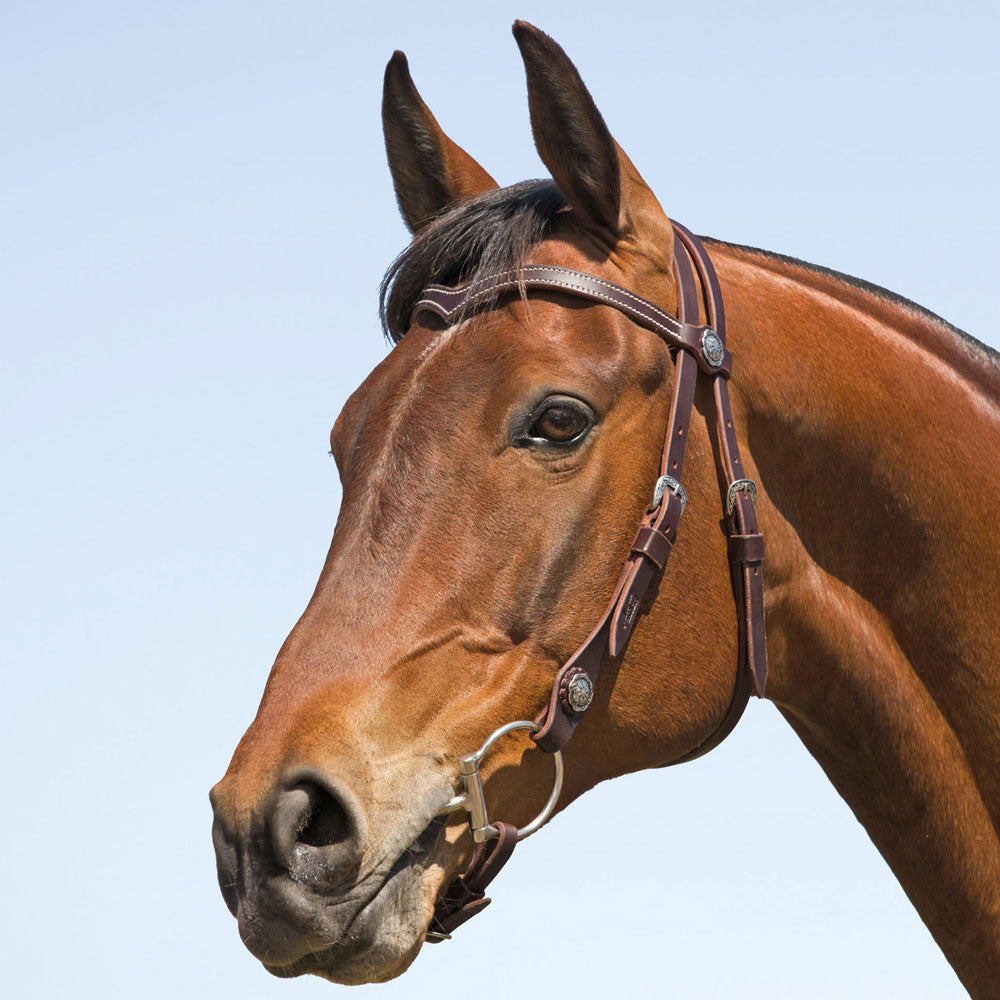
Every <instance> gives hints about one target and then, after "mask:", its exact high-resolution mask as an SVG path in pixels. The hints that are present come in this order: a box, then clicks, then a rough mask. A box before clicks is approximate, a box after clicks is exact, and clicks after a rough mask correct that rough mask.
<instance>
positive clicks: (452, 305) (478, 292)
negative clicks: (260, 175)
mask: <svg viewBox="0 0 1000 1000" xmlns="http://www.w3.org/2000/svg"><path fill="white" fill-rule="evenodd" d="M673 226H674V232H675V236H676V238H675V240H674V275H675V278H676V280H677V287H678V290H679V312H680V317H679V319H674V317H672V316H670V315H668V314H667V313H665V312H663V310H661V309H659V308H658V307H657V306H655V305H653V304H652V303H651V302H647V301H646V300H645V299H643V298H640V297H639V296H638V295H635V294H634V293H633V292H630V291H629V290H628V289H626V288H622V287H621V286H620V285H616V284H614V283H613V282H609V281H606V280H605V279H603V278H598V277H597V276H595V275H590V274H585V273H583V272H581V271H573V270H570V269H568V268H561V267H551V266H541V265H531V266H528V267H525V268H522V269H521V270H519V271H508V272H504V273H502V274H498V275H495V276H492V277H489V278H486V279H483V280H481V281H479V282H477V283H475V284H465V285H461V286H458V287H456V288H449V287H447V286H444V285H431V286H429V287H428V288H427V289H426V290H425V291H424V293H423V294H422V295H421V298H420V300H419V301H418V302H417V304H416V305H415V306H414V309H413V315H414V316H416V315H417V314H418V313H420V312H421V311H424V310H427V311H431V312H434V313H436V314H437V315H438V316H440V317H441V318H442V319H444V320H445V321H446V322H451V321H453V320H454V319H455V318H457V317H458V316H460V315H465V314H466V313H467V311H468V310H469V309H471V308H474V307H475V306H476V305H477V304H484V303H489V302H494V301H496V296H497V295H498V294H499V293H506V292H510V291H518V292H520V293H521V294H524V292H525V291H526V290H527V289H532V288H542V289H550V290H556V291H561V292H566V293H568V294H572V295H576V296H579V297H582V298H585V299H589V300H591V301H594V302H599V303H602V304H604V305H609V306H611V307H613V308H615V309H618V310H619V311H620V312H623V313H624V314H625V315H627V316H628V317H629V318H631V319H632V320H634V321H635V322H637V323H639V324H641V325H643V326H646V327H648V328H650V329H652V330H653V331H654V332H656V333H658V334H659V335H660V336H661V337H663V339H664V340H665V341H666V342H667V343H668V344H670V345H671V346H673V347H677V348H679V351H678V354H677V359H676V366H675V372H676V374H675V380H674V394H673V401H672V403H671V410H670V420H669V423H668V427H667V433H666V437H665V439H664V443H663V454H662V457H661V460H660V476H661V477H663V476H668V477H671V479H672V480H674V481H676V482H678V483H679V482H680V481H681V476H682V473H683V471H684V452H685V448H686V445H687V439H688V431H689V428H690V425H691V414H692V411H693V407H694V391H695V384H696V382H697V377H698V372H699V370H701V371H702V372H705V373H706V374H708V375H710V376H712V379H713V391H714V396H715V405H716V417H717V421H718V427H719V437H720V442H721V454H722V461H723V465H724V467H725V472H726V481H727V485H728V486H729V487H732V484H737V483H738V482H739V481H740V480H746V474H745V472H744V469H743V464H742V460H741V458H740V452H739V444H738V441H737V438H736V429H735V421H734V420H733V413H732V405H731V403H730V400H729V387H728V384H727V380H728V379H729V378H730V376H731V374H732V356H731V355H730V353H729V351H728V349H726V348H725V338H726V320H725V311H724V308H723V303H722V290H721V288H720V286H719V280H718V276H717V275H716V272H715V267H714V265H713V264H712V261H711V258H710V257H709V256H708V253H707V252H706V250H705V248H704V246H703V245H702V243H701V241H700V240H699V239H698V238H697V237H696V236H694V234H693V233H691V232H690V231H689V230H688V229H686V228H685V227H684V226H682V225H680V224H679V223H676V222H675V223H673ZM695 271H697V277H698V283H696V281H695ZM698 284H700V287H701V295H699V291H698ZM702 304H703V305H704V308H705V315H706V317H707V319H708V324H707V325H701V324H699V323H698V320H699V318H700V307H701V305H702ZM706 332H708V333H714V334H715V335H716V336H717V337H718V341H719V343H717V344H715V345H714V346H715V349H716V350H715V353H716V361H717V363H715V364H713V363H712V358H711V357H710V354H711V352H710V351H709V350H708V349H707V348H706V346H705V340H704V338H705V335H706ZM720 344H721V347H720ZM729 492H730V493H732V497H733V499H732V504H731V509H727V508H728V507H729V506H730V504H729V497H728V496H724V497H723V498H722V502H723V512H724V515H725V525H726V532H727V535H728V548H729V563H730V583H731V586H732V590H733V597H734V600H735V603H736V619H737V635H738V645H737V669H736V678H735V682H734V686H733V693H732V697H731V699H730V702H729V707H728V708H727V709H726V712H725V713H724V715H723V717H722V719H720V720H719V723H718V725H717V726H716V727H715V729H714V730H713V731H712V732H711V733H710V734H709V735H708V736H707V737H706V738H705V739H704V740H703V741H702V742H701V743H700V744H698V745H697V746H695V747H693V748H692V749H691V750H690V751H688V752H687V753H686V754H684V755H683V756H681V757H679V758H677V759H676V760H672V761H668V762H667V764H664V765H661V766H669V765H671V764H679V763H682V762H683V761H688V760H694V759H695V758H697V757H700V756H702V755H703V754H705V753H708V751H709V750H711V749H713V748H714V747H716V746H718V745H719V743H721V742H722V741H723V740H724V739H725V738H726V736H728V735H729V733H730V732H732V730H733V729H734V728H735V726H736V724H737V722H739V720H740V717H741V716H742V714H743V711H744V709H745V708H746V705H747V702H748V700H749V698H750V694H751V692H754V693H756V694H757V695H758V696H761V697H762V696H763V694H764V684H765V681H766V675H767V649H766V644H765V634H764V590H763V587H764V573H763V565H762V564H763V559H764V539H763V536H762V535H761V534H760V532H759V531H758V527H757V515H756V511H755V509H754V498H752V497H751V495H750V493H749V492H748V489H735V488H730V490H729ZM682 511H683V503H682V501H681V499H680V497H679V496H678V495H677V494H676V493H675V492H673V490H672V489H671V488H670V487H668V488H667V489H666V490H665V491H664V492H662V497H661V498H660V500H659V502H656V501H655V500H654V501H653V502H652V503H651V504H650V506H649V507H647V508H646V512H645V514H644V515H643V517H642V520H641V522H640V524H639V528H638V530H637V532H636V536H635V540H634V541H633V543H632V545H631V546H630V547H629V552H628V556H627V558H626V561H625V564H624V566H623V567H622V571H621V574H620V575H619V577H618V581H617V583H616V584H615V587H614V590H613V592H612V594H611V598H610V600H609V602H608V605H607V607H606V608H605V611H604V614H603V615H602V616H601V618H600V620H599V621H598V623H597V624H596V625H595V626H594V629H593V631H592V632H591V633H590V635H589V636H588V637H587V639H586V640H585V641H584V642H583V644H582V645H581V646H580V647H579V648H578V649H577V650H576V652H575V653H573V655H572V656H571V657H570V658H569V659H568V660H567V661H566V663H565V664H564V665H563V666H562V668H561V669H560V670H559V672H558V673H557V675H556V677H555V680H554V681H553V684H552V691H551V694H550V696H549V701H548V704H547V705H546V707H545V709H544V711H543V712H542V714H541V715H540V716H539V717H538V723H539V726H540V728H539V730H538V731H537V732H536V733H535V734H534V735H533V736H532V739H533V740H534V741H535V743H536V744H537V745H538V746H539V747H540V748H541V749H543V750H546V751H549V752H553V751H555V750H558V749H561V748H562V747H563V746H565V745H566V742H567V741H568V740H569V738H570V737H571V736H572V735H573V732H574V730H575V728H576V726H577V725H578V724H579V722H580V721H581V719H582V718H583V717H584V715H585V714H586V708H584V709H583V710H582V711H577V710H575V709H574V708H573V707H572V705H571V704H570V702H569V698H568V687H569V682H570V681H571V680H572V678H573V677H574V676H575V675H577V674H579V673H584V674H586V675H587V676H588V677H589V678H590V680H591V683H592V684H594V686H595V687H596V683H597V677H598V673H599V671H600V668H601V662H602V660H603V658H604V655H605V653H607V654H608V655H610V656H613V657H614V656H619V655H620V654H621V653H622V652H623V651H624V649H625V647H626V645H627V644H628V641H629V639H630V637H631V635H632V632H633V630H634V629H635V625H636V623H637V621H638V619H639V615H640V612H641V610H642V605H643V600H644V597H645V595H646V592H647V590H648V588H649V585H650V584H651V583H652V581H653V580H654V579H655V578H656V576H657V575H658V574H659V573H661V572H662V571H663V568H664V567H665V565H666V562H667V559H668V558H669V556H670V551H671V548H672V546H673V542H674V540H675V538H676V535H677V526H678V524H679V522H680V517H681V513H682ZM496 825H497V826H498V827H499V828H501V831H502V832H501V837H500V838H499V839H498V840H496V841H493V842H491V843H492V844H493V845H494V846H492V847H488V845H482V846H481V847H479V848H477V850H476V853H475V855H474V856H473V859H472V862H471V864H470V866H469V869H468V870H467V871H466V873H465V874H464V875H460V876H458V877H457V878H456V879H455V881H454V882H452V883H451V885H450V886H449V887H448V889H447V890H445V892H444V893H443V895H442V896H441V898H440V899H439V900H438V903H437V906H436V908H435V911H434V919H433V921H432V924H431V937H429V939H430V940H440V939H441V937H442V935H447V934H449V933H450V931H451V930H453V929H454V928H455V927H457V926H458V925H459V924H461V923H464V922H465V921H466V920H468V919H469V918H470V917H471V916H473V915H474V914H475V913H477V912H479V910H480V909H482V908H483V907H485V906H486V905H487V903H488V902H489V900H488V899H486V898H485V895H484V893H483V891H482V890H483V889H484V888H485V885H486V884H487V883H488V882H489V881H490V880H491V879H492V878H493V876H494V875H495V874H496V872H497V871H499V869H500V867H502V865H503V864H504V863H505V862H506V860H507V858H509V856H510V852H511V851H512V850H513V843H512V842H509V841H510V834H509V829H513V828H509V829H508V827H507V825H506V824H496ZM514 839H515V840H516V831H515V836H514ZM433 935H437V936H436V937H435V936H433Z"/></svg>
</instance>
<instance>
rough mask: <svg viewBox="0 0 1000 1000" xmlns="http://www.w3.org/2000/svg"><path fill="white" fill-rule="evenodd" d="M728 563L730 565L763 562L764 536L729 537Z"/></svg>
mask: <svg viewBox="0 0 1000 1000" xmlns="http://www.w3.org/2000/svg"><path fill="white" fill-rule="evenodd" d="M729 561H730V562H731V563H753V562H763V561H764V536H763V535H730V536H729Z"/></svg>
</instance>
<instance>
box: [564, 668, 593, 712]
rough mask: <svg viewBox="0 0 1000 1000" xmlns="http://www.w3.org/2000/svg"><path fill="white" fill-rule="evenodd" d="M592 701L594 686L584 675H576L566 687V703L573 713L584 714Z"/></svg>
mask: <svg viewBox="0 0 1000 1000" xmlns="http://www.w3.org/2000/svg"><path fill="white" fill-rule="evenodd" d="M593 700H594V684H593V682H592V681H591V679H590V678H589V677H588V676H587V675H586V674H576V675H574V676H573V677H572V678H570V682H569V684H567V685H566V701H567V703H568V704H569V707H570V708H571V709H573V711H574V712H586V711H587V709H588V708H590V703H591V702H592V701H593Z"/></svg>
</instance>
